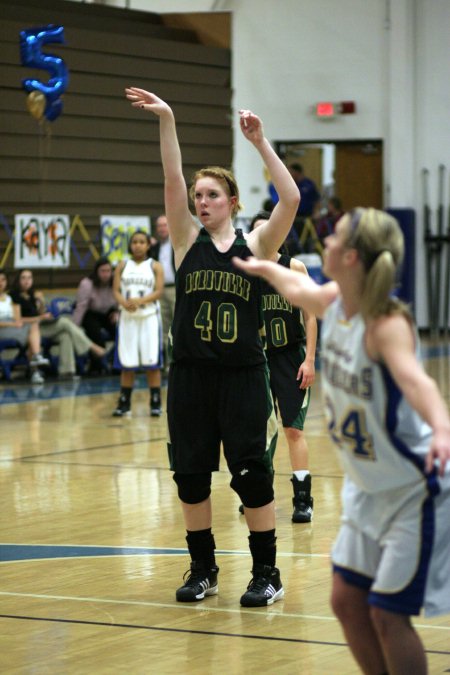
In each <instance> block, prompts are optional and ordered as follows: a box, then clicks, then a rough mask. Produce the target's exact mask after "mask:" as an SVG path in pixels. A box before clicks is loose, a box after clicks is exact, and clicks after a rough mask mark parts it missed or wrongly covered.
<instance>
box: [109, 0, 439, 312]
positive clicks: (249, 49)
mask: <svg viewBox="0 0 450 675" xmlns="http://www.w3.org/2000/svg"><path fill="white" fill-rule="evenodd" d="M107 4H115V5H116V6H122V7H123V6H128V7H130V8H131V9H139V10H146V11H152V12H157V13H174V12H202V11H231V12H232V13H233V31H232V54H233V89H234V97H233V114H234V120H235V122H236V125H235V131H236V134H235V147H234V168H235V172H236V175H237V178H238V181H239V185H240V189H241V195H242V201H243V203H244V205H245V213H244V215H251V214H253V213H254V212H255V211H256V210H257V209H258V208H260V205H261V202H262V201H263V199H264V198H265V197H266V183H265V180H264V176H263V171H262V167H261V164H260V161H259V159H258V157H257V154H256V153H255V151H254V149H253V148H252V147H251V146H250V145H249V144H248V143H247V142H246V141H245V140H244V139H243V137H242V136H241V134H240V132H239V129H238V126H237V110H238V109H239V108H240V107H246V108H250V109H252V110H254V111H255V112H257V113H258V114H259V115H261V117H262V119H263V121H264V127H265V131H266V135H267V136H268V138H270V139H271V140H297V139H298V140H309V139H320V138H326V139H333V140H339V139H358V138H380V139H382V140H383V141H384V151H385V165H384V183H385V191H384V192H385V206H392V207H412V208H414V209H416V210H417V216H418V218H417V224H418V230H417V266H416V278H417V280H418V283H417V284H416V297H417V310H418V311H417V318H418V322H419V325H425V324H426V308H425V289H424V283H423V279H424V251H423V243H422V226H423V223H422V210H421V190H420V187H421V181H420V171H421V168H422V167H427V168H429V169H430V195H431V198H432V199H431V206H432V207H433V209H434V210H436V208H437V167H438V165H439V164H446V165H447V166H448V168H449V169H450V86H449V64H450V40H449V38H448V35H449V29H450V0H128V2H126V0H109V1H108V3H107ZM211 94H212V96H213V92H212V93H211ZM323 100H331V101H341V100H355V101H356V103H357V106H358V109H357V114H356V115H347V116H342V117H338V118H336V119H334V120H333V121H329V122H323V121H319V120H318V119H316V118H315V117H314V116H313V115H312V113H311V106H312V105H313V104H314V103H315V102H317V101H323ZM446 194H447V195H448V174H447V181H446ZM447 198H448V197H447Z"/></svg>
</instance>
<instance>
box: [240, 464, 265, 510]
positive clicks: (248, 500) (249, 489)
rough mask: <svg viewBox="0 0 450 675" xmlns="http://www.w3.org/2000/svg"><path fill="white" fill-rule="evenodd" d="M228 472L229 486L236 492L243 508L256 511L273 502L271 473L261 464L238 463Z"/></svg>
mask: <svg viewBox="0 0 450 675" xmlns="http://www.w3.org/2000/svg"><path fill="white" fill-rule="evenodd" d="M230 471H231V474H232V479H231V482H230V486H231V487H232V488H233V490H234V491H235V492H237V494H238V495H239V497H240V498H241V502H242V503H243V505H244V506H248V507H249V508H251V509H256V508H259V507H260V506H266V504H270V502H271V501H273V498H274V495H273V478H272V473H271V472H270V470H269V468H268V467H266V466H264V464H263V463H262V462H257V461H255V460H249V461H247V462H240V463H239V464H235V465H234V466H232V467H230Z"/></svg>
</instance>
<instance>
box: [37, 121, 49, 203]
mask: <svg viewBox="0 0 450 675" xmlns="http://www.w3.org/2000/svg"><path fill="white" fill-rule="evenodd" d="M51 142H52V129H51V126H50V123H49V122H47V121H46V120H44V119H41V120H40V121H39V142H38V143H39V145H38V155H39V156H38V163H39V179H40V180H39V205H40V210H41V213H45V205H46V200H45V190H46V187H47V183H48V165H49V162H48V160H49V158H50V151H51Z"/></svg>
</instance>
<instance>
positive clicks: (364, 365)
mask: <svg viewBox="0 0 450 675" xmlns="http://www.w3.org/2000/svg"><path fill="white" fill-rule="evenodd" d="M365 330H366V328H365V324H364V321H363V318H362V316H361V315H360V314H357V315H355V316H353V317H352V318H351V319H349V320H347V319H346V318H345V315H344V311H343V307H342V302H341V299H340V298H338V299H337V300H336V301H335V302H333V303H332V304H331V305H330V307H329V308H328V309H327V311H326V313H325V315H324V319H323V324H322V332H321V347H322V349H321V366H322V391H323V398H324V405H325V412H326V416H327V422H328V430H329V433H330V435H331V438H332V440H333V441H334V443H335V445H336V446H337V448H338V451H339V454H340V458H341V460H342V464H343V467H344V471H345V474H346V478H345V480H344V484H343V489H342V501H343V514H342V523H343V526H342V529H341V532H340V535H339V536H338V539H337V542H336V544H335V549H334V551H333V561H334V562H335V564H337V565H343V566H344V567H346V568H351V569H353V570H354V571H357V572H360V573H362V574H367V575H368V576H370V577H372V578H375V584H374V587H373V588H374V590H375V591H376V592H380V593H388V594H389V593H395V592H398V590H399V588H403V587H405V588H406V587H408V584H411V585H413V584H412V581H411V580H414V579H415V578H416V576H417V574H418V572H419V570H420V569H425V567H426V566H428V568H429V569H428V582H429V583H428V587H427V595H428V596H429V597H430V604H429V605H427V603H426V602H425V606H426V609H427V610H428V613H433V614H434V613H443V612H447V611H450V582H449V581H448V579H450V550H449V546H450V539H449V535H450V527H449V523H450V513H447V518H445V517H442V511H443V509H446V510H447V512H448V509H449V506H450V505H449V501H450V489H449V488H450V485H449V483H450V480H449V479H450V475H448V472H447V475H446V477H445V479H444V480H443V481H441V480H440V479H439V478H438V477H437V476H436V475H434V474H433V475H431V476H427V475H426V474H425V465H424V458H425V455H426V454H427V452H428V450H429V447H430V442H431V436H432V430H431V429H430V427H429V426H428V424H426V423H425V422H424V421H423V420H422V419H421V418H420V416H419V415H418V414H417V413H416V412H415V410H413V409H412V408H411V406H410V405H409V403H408V402H407V401H406V399H405V398H404V396H403V394H402V392H401V391H400V389H399V388H398V386H397V385H396V383H395V382H394V380H393V379H392V377H391V375H390V373H389V372H388V370H387V369H386V368H385V367H384V366H383V365H381V364H379V363H377V362H374V361H373V360H372V359H370V358H369V357H368V355H367V353H366V350H365V348H364V334H365ZM436 495H439V496H438V497H437V498H436ZM444 504H446V506H444ZM444 521H445V522H444ZM401 524H403V528H402V525H401ZM402 529H403V534H402ZM406 531H407V534H405V532H406ZM445 531H446V532H445ZM352 532H353V533H355V532H359V533H361V534H360V536H361V537H362V539H361V541H366V544H365V545H364V546H363V545H362V544H361V549H360V551H358V550H357V548H358V547H357V546H356V545H355V541H359V540H358V539H357V537H358V535H354V534H351V533H352ZM349 533H350V534H349ZM354 536H356V539H354V538H353V537H354ZM402 536H403V537H404V538H402ZM427 537H428V538H430V537H431V538H432V540H434V544H433V554H432V556H431V558H430V559H429V560H428V562H427V563H426V565H425V562H424V561H423V560H422V557H423V556H422V551H423V550H424V549H423V546H424V541H425V540H426V539H427ZM364 538H366V539H364ZM370 541H372V542H373V545H374V547H373V551H372V550H371V549H370V547H371V546H372V545H371V544H368V543H367V542H370ZM365 546H367V548H365ZM389 547H390V549H389ZM443 547H444V548H445V551H446V553H447V562H446V565H445V573H444V575H443V571H442V568H441V570H440V571H439V570H438V568H437V565H435V564H434V562H435V561H434V560H433V559H435V560H438V559H440V560H441V564H442V558H443V557H444V554H443ZM350 548H352V549H353V550H352V551H350V550H349V549H350ZM375 549H377V552H376V553H375ZM388 549H389V551H390V552H389V554H388V555H387V556H385V557H384V560H383V561H382V563H381V560H382V555H383V554H382V552H383V550H388ZM368 551H369V552H368ZM372 554H373V555H372ZM395 556H397V559H395ZM402 556H404V559H403V560H399V559H398V557H400V558H402ZM367 561H369V563H368V562H367ZM375 561H376V563H375ZM371 565H372V566H373V569H372V568H371ZM378 566H379V567H380V568H382V569H381V571H380V570H378ZM424 566H425V567H424ZM377 571H378V573H379V577H378V576H377ZM436 572H438V573H439V578H438V577H437V576H436V574H435V573H436ZM445 574H446V575H447V580H446V582H445V583H446V584H447V594H448V597H447V599H445V600H444V597H443V594H442V585H441V593H440V594H439V593H437V587H438V586H439V584H442V579H443V576H444V577H445ZM431 595H434V597H433V599H431ZM439 595H440V600H441V601H440V602H439V601H436V598H437V597H438V596H439ZM444 595H445V593H444ZM405 606H406V607H407V605H405ZM406 613H408V612H406Z"/></svg>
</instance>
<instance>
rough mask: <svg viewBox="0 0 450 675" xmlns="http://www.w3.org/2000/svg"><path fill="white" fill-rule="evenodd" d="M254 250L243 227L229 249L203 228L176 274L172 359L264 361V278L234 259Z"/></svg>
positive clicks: (243, 363)
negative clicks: (248, 272)
mask: <svg viewBox="0 0 450 675" xmlns="http://www.w3.org/2000/svg"><path fill="white" fill-rule="evenodd" d="M251 255H252V252H251V251H250V249H249V248H248V246H247V242H246V241H245V239H244V237H243V234H242V230H236V238H235V240H234V242H233V244H232V245H231V247H230V248H229V250H228V251H226V252H224V253H222V252H221V251H218V250H217V248H216V247H215V245H214V243H213V241H212V240H211V237H210V236H209V234H208V232H207V231H206V230H205V229H204V228H202V229H201V230H200V232H199V235H198V237H197V239H196V241H195V242H194V244H193V245H192V246H191V248H190V249H189V251H188V252H187V253H186V255H185V257H184V260H183V262H182V263H181V265H180V267H179V269H178V271H177V274H176V302H175V315H174V319H173V323H172V360H173V361H175V362H176V361H191V362H192V361H199V362H203V363H205V364H212V365H214V364H216V365H227V366H250V365H256V364H260V363H264V362H265V360H266V358H265V354H264V349H263V341H262V335H263V333H264V321H263V317H262V311H261V281H260V279H258V278H256V277H250V276H248V275H246V274H245V273H243V272H242V271H241V270H238V269H237V268H236V267H235V266H234V265H233V263H232V262H231V259H232V258H233V257H234V256H237V257H239V258H247V257H248V256H251Z"/></svg>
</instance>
